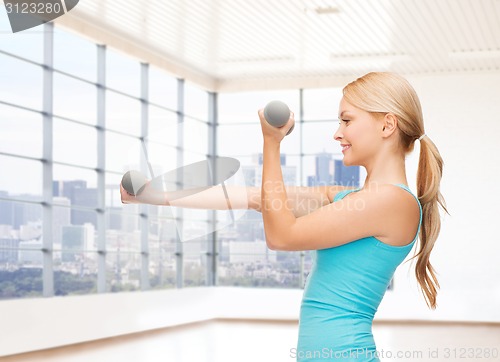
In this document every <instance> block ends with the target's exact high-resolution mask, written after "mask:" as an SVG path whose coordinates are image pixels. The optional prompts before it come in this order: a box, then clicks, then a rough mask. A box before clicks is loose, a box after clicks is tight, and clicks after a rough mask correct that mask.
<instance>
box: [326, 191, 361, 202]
mask: <svg viewBox="0 0 500 362" xmlns="http://www.w3.org/2000/svg"><path fill="white" fill-rule="evenodd" d="M359 190H361V188H357V189H349V190H342V191H339V192H337V194H336V195H335V196H334V197H333V202H335V201H339V200H342V199H343V198H344V197H346V196H347V195H349V194H350V193H351V192H355V191H359Z"/></svg>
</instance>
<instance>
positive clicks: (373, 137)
mask: <svg viewBox="0 0 500 362" xmlns="http://www.w3.org/2000/svg"><path fill="white" fill-rule="evenodd" d="M339 120H340V122H339V128H338V129H337V132H335V134H334V135H333V138H334V139H335V140H336V141H339V142H340V144H341V146H342V153H343V154H344V165H346V166H354V165H360V166H365V165H366V163H367V162H369V161H370V159H372V158H373V157H374V156H375V155H376V152H377V150H378V148H379V145H380V142H381V137H380V134H381V131H382V128H383V124H382V121H381V119H377V118H376V117H375V116H374V115H373V114H371V113H369V112H366V111H363V110H361V109H359V108H356V107H354V106H353V105H351V104H349V103H348V102H347V101H346V100H345V99H344V98H342V100H341V101H340V107H339Z"/></svg>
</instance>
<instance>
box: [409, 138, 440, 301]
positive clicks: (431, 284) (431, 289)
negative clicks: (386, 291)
mask: <svg viewBox="0 0 500 362" xmlns="http://www.w3.org/2000/svg"><path fill="white" fill-rule="evenodd" d="M442 175H443V159H442V158H441V155H440V154H439V151H438V149H437V147H436V145H435V144H434V142H432V141H431V140H430V139H429V137H427V136H425V135H424V136H423V137H422V138H420V157H419V161H418V171H417V195H418V198H419V200H420V204H421V205H422V226H421V228H420V250H419V251H418V253H417V254H415V256H414V257H413V258H417V263H416V266H415V274H416V277H417V281H418V283H419V284H420V289H421V291H422V294H423V295H424V298H425V302H426V303H427V306H428V307H430V308H432V309H435V308H436V306H437V303H436V298H437V290H438V289H439V282H438V280H437V277H436V272H435V270H434V268H433V267H432V265H431V263H430V261H429V258H430V254H431V251H432V248H433V247H434V244H435V242H436V239H437V237H438V235H439V231H440V230H441V218H440V215H439V206H441V207H442V208H443V210H444V211H445V212H446V213H448V211H447V209H446V205H445V201H444V198H443V196H442V195H441V192H440V190H439V184H440V182H441V177H442Z"/></svg>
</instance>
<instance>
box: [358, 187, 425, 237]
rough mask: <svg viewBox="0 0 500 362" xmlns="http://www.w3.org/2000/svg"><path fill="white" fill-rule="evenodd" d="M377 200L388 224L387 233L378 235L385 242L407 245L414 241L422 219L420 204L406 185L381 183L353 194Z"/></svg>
mask: <svg viewBox="0 0 500 362" xmlns="http://www.w3.org/2000/svg"><path fill="white" fill-rule="evenodd" d="M352 197H356V198H361V199H363V200H365V201H366V202H376V203H377V206H378V207H380V217H382V218H383V219H384V222H385V224H386V226H387V227H386V230H387V234H386V235H376V237H377V238H378V239H380V240H381V241H383V242H384V243H387V244H391V245H405V244H407V243H408V242H410V241H412V240H413V238H414V235H415V233H416V230H417V229H418V225H419V220H420V213H421V210H420V205H419V203H418V199H417V198H416V196H415V195H414V194H413V193H412V192H411V191H410V189H409V188H408V187H407V186H406V185H400V184H381V185H376V186H373V185H371V187H367V188H366V189H365V188H363V189H362V190H359V192H356V195H355V196H354V195H353V196H352Z"/></svg>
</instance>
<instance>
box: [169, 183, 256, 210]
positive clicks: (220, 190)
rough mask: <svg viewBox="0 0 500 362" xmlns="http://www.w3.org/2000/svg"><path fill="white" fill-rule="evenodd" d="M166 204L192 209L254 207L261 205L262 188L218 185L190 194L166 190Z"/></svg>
mask: <svg viewBox="0 0 500 362" xmlns="http://www.w3.org/2000/svg"><path fill="white" fill-rule="evenodd" d="M164 197H165V200H166V205H168V206H175V207H183V208H190V209H206V210H228V209H229V208H231V209H235V210H237V209H254V210H258V209H259V207H260V205H259V204H260V201H259V202H258V203H257V202H256V201H258V200H257V199H260V188H258V187H246V186H233V185H229V186H224V187H223V186H222V185H217V186H214V187H211V188H209V189H206V190H203V191H199V192H195V193H192V194H189V190H187V192H186V191H172V192H165V193H164Z"/></svg>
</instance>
